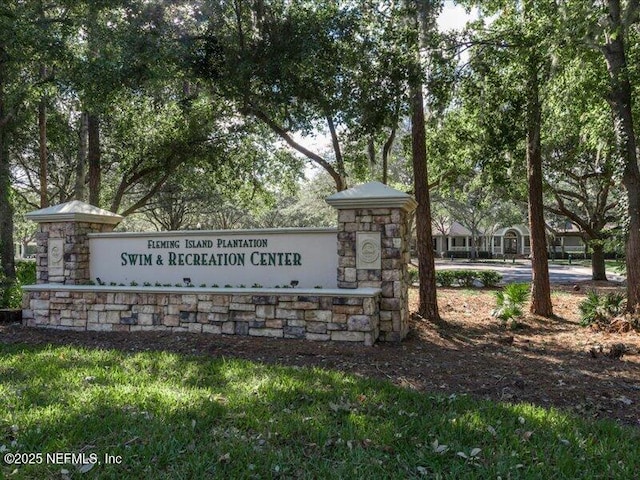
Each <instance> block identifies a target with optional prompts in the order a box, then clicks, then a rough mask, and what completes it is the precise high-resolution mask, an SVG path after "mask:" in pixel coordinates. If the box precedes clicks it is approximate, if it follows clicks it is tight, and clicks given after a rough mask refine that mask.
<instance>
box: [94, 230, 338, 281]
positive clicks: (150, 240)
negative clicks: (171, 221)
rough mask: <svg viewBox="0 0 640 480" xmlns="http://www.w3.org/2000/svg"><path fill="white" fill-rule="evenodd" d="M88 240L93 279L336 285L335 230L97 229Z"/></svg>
mask: <svg viewBox="0 0 640 480" xmlns="http://www.w3.org/2000/svg"><path fill="white" fill-rule="evenodd" d="M89 238H90V241H89V248H90V251H91V263H90V268H91V279H92V280H94V281H96V282H99V283H105V284H107V285H109V284H111V283H116V284H125V285H131V283H132V282H133V283H135V284H138V285H144V284H151V285H154V286H156V285H166V286H168V285H171V286H174V285H184V284H187V283H188V284H191V285H195V286H201V285H206V286H207V287H212V286H217V287H241V286H244V287H252V286H256V287H265V288H272V287H284V286H299V287H300V288H314V287H323V288H335V287H336V272H337V268H338V256H337V243H336V231H335V230H333V229H281V230H238V231H230V230H224V231H184V232H158V233H98V234H91V235H89ZM98 279H99V280H98Z"/></svg>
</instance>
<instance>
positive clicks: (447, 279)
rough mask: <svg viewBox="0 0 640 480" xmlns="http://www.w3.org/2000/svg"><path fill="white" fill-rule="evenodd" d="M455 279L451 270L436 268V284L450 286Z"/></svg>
mask: <svg viewBox="0 0 640 480" xmlns="http://www.w3.org/2000/svg"><path fill="white" fill-rule="evenodd" d="M454 281H455V274H454V272H453V270H437V271H436V284H438V285H440V286H441V287H450V286H451V285H453V282H454Z"/></svg>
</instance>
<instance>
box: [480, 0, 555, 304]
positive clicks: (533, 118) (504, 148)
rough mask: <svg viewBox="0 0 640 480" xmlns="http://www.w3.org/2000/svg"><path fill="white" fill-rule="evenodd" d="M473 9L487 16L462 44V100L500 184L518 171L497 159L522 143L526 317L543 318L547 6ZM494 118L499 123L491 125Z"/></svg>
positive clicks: (502, 4) (547, 294) (550, 11)
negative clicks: (466, 53) (466, 87)
mask: <svg viewBox="0 0 640 480" xmlns="http://www.w3.org/2000/svg"><path fill="white" fill-rule="evenodd" d="M473 3H479V2H473ZM478 6H480V7H481V8H482V10H483V11H484V12H485V13H487V14H490V15H494V16H495V17H494V19H493V21H492V22H491V23H490V24H489V25H485V24H484V22H479V23H478V24H477V25H475V26H474V28H475V33H474V34H473V35H472V38H471V39H470V42H469V45H472V46H473V48H472V50H471V62H470V66H471V68H472V69H473V70H472V73H471V74H470V75H471V77H475V78H474V80H473V81H472V82H471V83H472V84H473V87H471V90H470V91H472V92H473V91H475V92H478V91H479V92H480V95H479V97H478V98H476V99H473V98H472V97H469V101H470V102H471V103H476V105H478V106H477V107H476V108H477V111H478V119H479V120H480V122H481V123H482V124H483V127H482V129H483V130H484V133H485V134H487V133H488V134H489V135H487V136H485V141H486V140H487V138H489V139H491V140H490V141H491V142H492V143H494V147H493V148H491V150H493V152H492V155H490V156H489V158H488V160H489V161H488V162H486V163H485V165H486V166H487V167H492V170H493V175H494V176H495V177H497V178H498V179H500V180H499V181H500V182H501V183H506V182H505V181H506V180H508V177H509V176H511V177H514V176H515V175H514V173H515V172H519V171H521V168H520V167H518V168H517V169H511V168H509V169H506V168H504V167H505V165H504V164H505V159H506V160H508V161H509V162H511V161H512V160H513V159H515V158H518V156H519V155H520V154H521V153H520V152H521V148H522V147H520V145H521V144H522V143H524V149H523V150H524V155H523V156H524V159H525V162H524V164H525V167H526V172H525V173H524V175H525V177H524V178H526V185H527V199H528V208H529V212H528V213H529V229H530V232H531V267H532V285H531V292H532V295H531V304H530V310H531V312H532V313H535V314H538V315H542V316H546V317H549V316H551V315H552V314H553V309H552V304H551V291H550V284H549V272H548V260H547V248H546V233H545V223H544V206H543V175H542V149H541V142H542V133H543V132H542V105H543V93H542V91H541V90H542V88H543V87H544V85H545V82H546V80H547V79H548V75H549V71H550V65H551V64H550V60H549V59H548V58H547V57H545V56H543V55H542V54H541V53H539V52H540V48H541V45H544V46H545V47H547V48H548V49H550V51H552V50H553V43H551V42H550V40H551V39H552V38H553V37H552V35H551V34H552V33H553V32H554V28H553V27H554V21H555V20H554V18H555V16H556V12H555V7H554V5H552V4H550V3H549V4H546V3H545V4H542V3H540V2H534V1H532V0H524V1H522V2H516V3H513V2H507V1H503V0H495V1H491V2H487V3H482V4H481V5H480V4H479V5H478ZM480 102H482V104H481V103H480ZM496 113H497V115H496ZM498 116H500V117H501V118H496V117H498ZM505 120H506V122H505ZM510 122H513V123H511V124H510ZM505 130H506V131H507V132H506V134H505V135H504V136H503V135H502V132H504V131H505ZM498 135H500V136H501V137H502V138H500V137H499V136H498Z"/></svg>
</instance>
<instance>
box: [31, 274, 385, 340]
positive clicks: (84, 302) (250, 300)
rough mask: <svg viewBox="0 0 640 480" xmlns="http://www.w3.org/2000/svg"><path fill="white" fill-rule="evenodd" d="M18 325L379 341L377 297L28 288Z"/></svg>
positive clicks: (374, 292) (375, 292)
mask: <svg viewBox="0 0 640 480" xmlns="http://www.w3.org/2000/svg"><path fill="white" fill-rule="evenodd" d="M26 290H27V293H26V294H25V298H24V305H23V307H24V310H23V322H24V323H25V324H26V325H27V326H32V327H49V328H60V329H69V330H94V331H98V330H99V331H118V332H121V331H128V332H133V331H143V330H164V331H172V332H197V333H213V334H226V335H248V336H255V337H274V338H275V337H277V338H300V339H307V340H315V341H348V342H358V343H362V344H364V345H368V346H370V345H373V343H374V342H375V341H376V340H377V339H378V336H379V334H380V312H379V305H380V298H379V297H380V290H379V289H373V288H361V289H353V290H349V291H346V292H345V291H344V290H337V289H331V290H324V289H318V290H315V289H314V290H299V289H291V291H282V290H279V289H233V290H232V289H205V288H180V289H169V288H153V287H145V288H140V287H95V286H66V285H57V284H48V285H37V286H29V287H26Z"/></svg>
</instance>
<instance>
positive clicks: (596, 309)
mask: <svg viewBox="0 0 640 480" xmlns="http://www.w3.org/2000/svg"><path fill="white" fill-rule="evenodd" d="M578 308H579V310H580V319H581V322H580V325H582V326H585V327H586V326H589V325H592V324H597V325H608V324H609V323H610V322H611V320H612V319H613V318H614V317H616V316H618V315H620V314H621V313H622V312H623V311H624V308H625V296H624V295H623V294H622V293H616V292H609V293H607V294H603V295H601V294H598V292H596V291H595V290H593V291H591V292H589V293H588V294H587V297H586V298H585V299H584V300H583V301H582V302H580V305H578Z"/></svg>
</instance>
